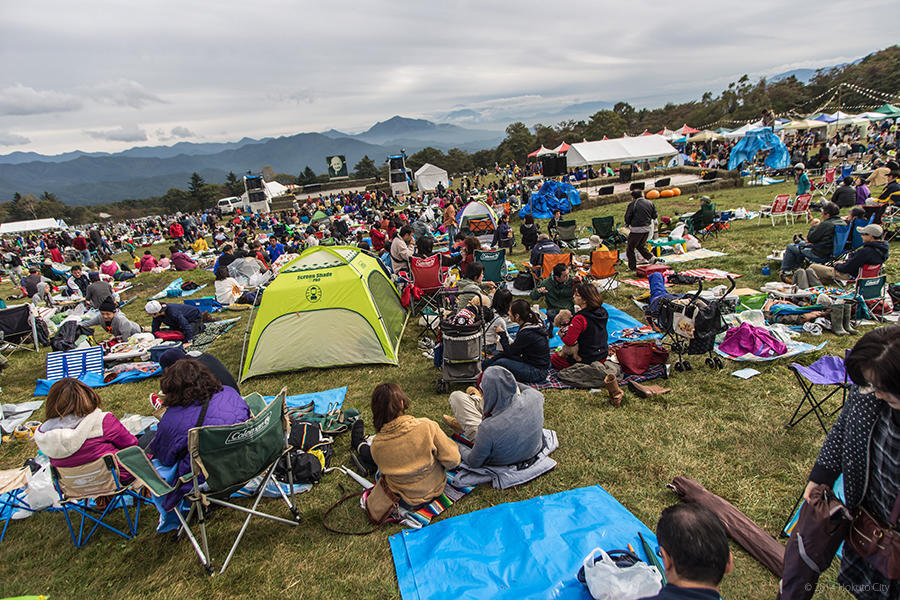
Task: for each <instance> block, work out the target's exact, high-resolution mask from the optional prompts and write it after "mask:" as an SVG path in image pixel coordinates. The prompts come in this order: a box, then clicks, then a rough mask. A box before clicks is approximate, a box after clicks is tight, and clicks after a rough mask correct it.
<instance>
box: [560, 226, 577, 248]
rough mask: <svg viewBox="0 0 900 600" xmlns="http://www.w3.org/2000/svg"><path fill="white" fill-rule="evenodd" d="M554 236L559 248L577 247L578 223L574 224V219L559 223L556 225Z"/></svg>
mask: <svg viewBox="0 0 900 600" xmlns="http://www.w3.org/2000/svg"><path fill="white" fill-rule="evenodd" d="M556 235H557V238H558V240H559V241H558V243H559V244H560V246H562V245H566V246H568V247H570V248H576V247H577V246H578V223H576V222H575V219H571V220H569V221H560V222H559V223H557V224H556Z"/></svg>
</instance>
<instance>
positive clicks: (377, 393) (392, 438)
mask: <svg viewBox="0 0 900 600" xmlns="http://www.w3.org/2000/svg"><path fill="white" fill-rule="evenodd" d="M409 406H410V403H409V398H408V397H407V396H406V394H404V393H403V390H402V389H400V386H399V385H397V384H396V383H381V384H378V385H377V386H376V387H375V389H374V390H372V421H373V423H374V425H375V436H374V437H373V438H372V439H371V440H367V438H366V436H365V432H364V429H363V428H364V425H363V421H362V419H358V420H357V421H356V422H355V423H354V424H353V427H352V429H351V430H350V447H351V449H352V450H353V451H354V452H355V454H353V455H352V459H353V461H354V463H356V467H357V469H359V470H360V471H362V472H364V473H365V474H366V475H369V474H372V473H374V472H375V471H379V472H380V473H381V476H382V478H383V479H384V483H385V484H387V487H388V488H389V489H390V490H391V491H392V492H394V493H395V494H397V495H398V496H400V499H401V500H402V503H403V504H404V505H405V508H409V509H413V510H414V509H416V508H418V507H420V506H423V505H425V504H428V503H429V502H431V501H432V500H434V499H435V498H437V497H438V496H440V495H441V494H443V493H444V484H445V483H446V482H447V469H453V468H455V467H456V466H458V465H459V460H460V458H459V447H458V446H457V444H456V442H454V441H453V440H451V439H450V438H448V437H447V435H446V434H445V433H444V432H443V431H441V428H440V427H439V426H438V424H437V423H435V422H434V421H432V420H430V419H425V418H416V417H413V416H412V415H408V414H406V413H407V411H408V410H409Z"/></svg>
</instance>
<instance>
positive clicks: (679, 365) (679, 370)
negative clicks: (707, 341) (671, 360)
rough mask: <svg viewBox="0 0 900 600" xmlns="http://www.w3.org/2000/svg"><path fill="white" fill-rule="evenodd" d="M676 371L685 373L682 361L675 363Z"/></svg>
mask: <svg viewBox="0 0 900 600" xmlns="http://www.w3.org/2000/svg"><path fill="white" fill-rule="evenodd" d="M675 370H676V371H678V372H679V373H680V372H682V371H684V363H683V362H681V361H680V360H679V361H676V362H675Z"/></svg>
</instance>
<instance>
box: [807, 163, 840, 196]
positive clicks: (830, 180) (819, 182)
mask: <svg viewBox="0 0 900 600" xmlns="http://www.w3.org/2000/svg"><path fill="white" fill-rule="evenodd" d="M834 175H835V169H834V168H831V169H825V174H824V176H823V177H822V179H816V180H814V181H812V182H811V183H810V187H811V188H812V190H813V192H814V193H815V194H819V195H820V196H822V197H823V198H826V197H829V198H830V197H831V195H832V194H833V193H834V190H835V188H836V187H837V180H836V178H835V176H834Z"/></svg>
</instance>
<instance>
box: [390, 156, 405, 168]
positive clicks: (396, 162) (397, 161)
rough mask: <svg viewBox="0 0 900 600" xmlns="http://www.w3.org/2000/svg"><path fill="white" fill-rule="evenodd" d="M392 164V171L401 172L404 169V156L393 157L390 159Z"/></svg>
mask: <svg viewBox="0 0 900 600" xmlns="http://www.w3.org/2000/svg"><path fill="white" fill-rule="evenodd" d="M390 163H391V171H399V170H402V169H403V157H402V156H392V157H391V158H390Z"/></svg>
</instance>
